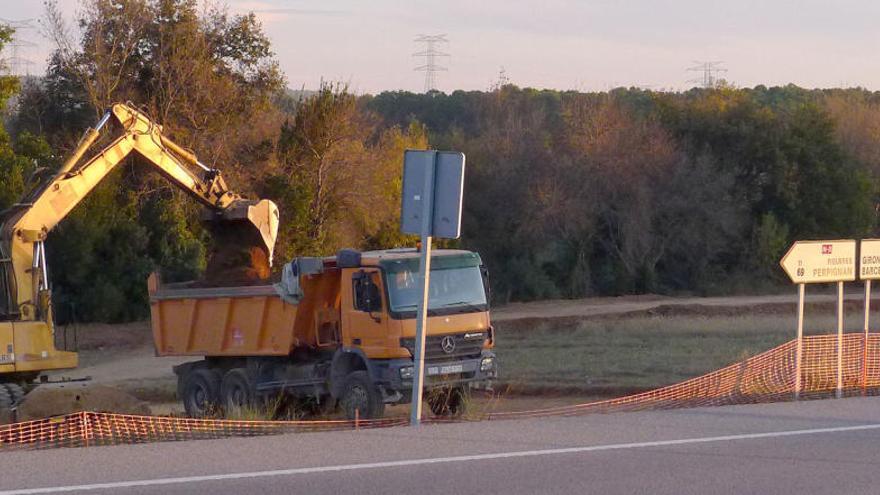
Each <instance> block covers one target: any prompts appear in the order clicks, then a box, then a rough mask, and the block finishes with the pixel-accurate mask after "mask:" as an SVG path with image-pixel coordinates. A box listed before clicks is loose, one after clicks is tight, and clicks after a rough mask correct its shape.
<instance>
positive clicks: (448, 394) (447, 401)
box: [427, 387, 470, 418]
mask: <svg viewBox="0 0 880 495" xmlns="http://www.w3.org/2000/svg"><path fill="white" fill-rule="evenodd" d="M469 399H470V393H469V391H468V390H467V389H466V388H464V387H452V388H444V389H440V390H435V391H433V392H432V393H431V394H429V395H428V399H427V400H428V407H429V408H431V412H432V413H434V415H435V416H440V417H444V418H450V417H451V418H457V417H459V416H461V415H463V414H464V413H465V411H466V410H467V405H468V402H470V400H469Z"/></svg>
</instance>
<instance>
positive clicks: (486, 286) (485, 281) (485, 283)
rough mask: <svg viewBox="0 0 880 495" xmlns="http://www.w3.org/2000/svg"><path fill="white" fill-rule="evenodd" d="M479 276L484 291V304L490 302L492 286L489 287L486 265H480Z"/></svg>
mask: <svg viewBox="0 0 880 495" xmlns="http://www.w3.org/2000/svg"><path fill="white" fill-rule="evenodd" d="M480 275H481V276H482V277H483V289H485V290H486V304H487V305H488V304H489V303H491V302H492V286H491V285H489V269H488V268H486V265H480Z"/></svg>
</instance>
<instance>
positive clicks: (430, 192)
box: [410, 152, 437, 426]
mask: <svg viewBox="0 0 880 495" xmlns="http://www.w3.org/2000/svg"><path fill="white" fill-rule="evenodd" d="M428 168H429V170H427V171H426V172H425V187H424V188H423V189H422V196H423V197H422V198H421V201H422V236H421V237H422V253H421V257H420V258H419V290H420V291H421V297H420V298H419V304H418V308H417V309H416V341H415V349H414V351H415V352H414V355H413V388H412V406H411V407H410V425H412V426H418V425H419V424H420V423H421V422H422V389H423V388H424V383H425V334H426V333H427V325H428V287H429V285H430V282H431V240H432V238H433V237H432V233H433V232H432V231H433V225H432V224H433V220H434V172H435V171H436V169H437V153H436V152H435V153H434V159H433V160H431V165H430V166H429V167H428Z"/></svg>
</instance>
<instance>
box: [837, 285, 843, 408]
mask: <svg viewBox="0 0 880 495" xmlns="http://www.w3.org/2000/svg"><path fill="white" fill-rule="evenodd" d="M841 397H843V282H837V398H838V399H839V398H841Z"/></svg>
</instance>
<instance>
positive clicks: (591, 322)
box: [53, 293, 880, 419]
mask: <svg viewBox="0 0 880 495" xmlns="http://www.w3.org/2000/svg"><path fill="white" fill-rule="evenodd" d="M862 304H863V303H862V296H860V295H859V294H856V293H853V294H850V295H848V296H847V301H846V304H845V306H846V315H847V317H846V330H847V331H860V330H861V329H862V320H863V309H862V307H863V306H862ZM874 307H878V308H880V301H875V302H874ZM795 315H796V298H795V296H794V294H784V295H771V296H736V297H713V298H697V297H689V298H670V297H662V296H653V295H649V296H627V297H618V298H593V299H583V300H555V301H542V302H534V303H515V304H509V305H506V306H501V307H498V308H493V313H492V318H493V323H494V324H495V327H496V335H497V346H496V352H497V354H498V358H499V361H500V363H501V374H502V379H501V380H500V381H499V383H498V384H497V385H496V386H495V391H494V393H480V394H476V395H475V396H474V398H473V400H472V403H471V409H472V410H474V412H476V413H483V412H492V411H515V410H530V409H539V408H545V407H553V406H560V405H567V404H574V403H583V402H589V401H592V400H599V399H604V398H609V397H617V396H622V395H626V394H630V393H636V392H639V391H644V390H648V389H652V388H657V387H660V386H663V385H668V384H672V383H676V382H679V381H682V380H685V379H688V378H692V377H694V376H698V375H702V374H704V373H707V372H709V371H712V370H715V369H718V368H720V367H723V366H726V365H728V364H731V363H733V362H736V361H739V360H741V359H744V358H746V357H749V356H751V355H754V354H757V353H759V352H762V351H764V350H767V349H769V348H771V347H773V346H776V345H778V344H781V343H783V342H786V341H788V340H790V339H792V338H793V337H794V336H795ZM872 317H873V318H875V319H876V318H878V317H880V314H874V315H872ZM875 321H880V320H875ZM835 324H836V320H835V300H834V296H833V295H814V296H811V297H809V298H808V304H807V318H806V325H805V326H806V329H807V333H808V334H811V333H813V334H817V333H828V332H832V331H834V329H835V328H836V327H835ZM70 332H71V330H70V329H68V334H70ZM76 333H77V338H78V347H79V350H80V367H79V368H78V369H76V370H69V371H65V372H58V373H54V374H53V379H59V378H61V377H68V378H85V377H90V378H91V382H92V383H96V384H101V385H107V386H110V387H114V388H118V389H121V390H124V391H126V392H128V393H130V394H132V395H134V396H135V397H137V398H138V399H140V400H142V401H145V402H146V403H147V404H148V405H149V407H150V409H151V410H152V413H153V414H182V407H181V405H180V404H179V402H178V401H177V398H176V396H175V394H176V392H175V391H176V377H175V375H174V374H173V372H172V367H173V366H174V365H176V364H180V363H183V362H186V361H190V360H193V359H196V358H159V357H155V355H154V351H153V343H152V334H151V332H150V325H149V322H147V321H144V322H135V323H128V324H121V325H108V324H90V325H80V326H79V327H78V328H77V332H76ZM406 411H408V406H396V407H391V408H389V410H388V411H387V414H396V413H399V414H401V415H403V414H406ZM253 419H257V418H253Z"/></svg>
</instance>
